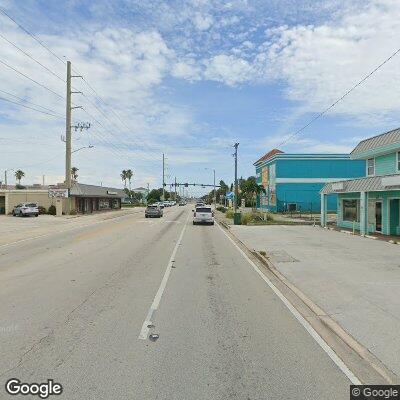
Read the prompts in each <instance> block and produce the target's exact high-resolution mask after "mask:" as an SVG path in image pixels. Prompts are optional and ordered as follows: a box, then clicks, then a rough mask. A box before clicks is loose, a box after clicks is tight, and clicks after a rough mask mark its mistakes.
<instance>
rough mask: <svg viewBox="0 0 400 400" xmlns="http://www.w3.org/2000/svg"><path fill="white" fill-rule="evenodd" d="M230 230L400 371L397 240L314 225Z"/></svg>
mask: <svg viewBox="0 0 400 400" xmlns="http://www.w3.org/2000/svg"><path fill="white" fill-rule="evenodd" d="M231 230H232V232H233V233H234V234H235V235H236V236H237V237H238V238H239V239H240V240H242V241H243V242H244V243H245V244H246V245H247V246H248V247H249V248H251V249H255V250H258V251H260V250H263V251H266V252H267V256H268V257H269V258H270V260H271V261H272V263H273V264H274V265H275V267H276V268H277V269H278V270H279V271H280V272H281V273H282V274H283V275H285V276H286V278H288V279H289V281H291V282H292V283H293V284H294V285H295V286H297V287H298V288H299V289H300V290H301V291H302V292H303V293H305V294H306V295H307V296H308V297H309V298H310V299H311V300H312V301H314V302H315V303H316V304H318V305H319V306H320V307H321V308H322V309H324V311H325V312H326V313H328V314H329V315H330V316H331V317H332V318H333V319H334V320H336V322H338V323H339V324H340V325H341V326H342V327H343V328H344V329H345V330H346V331H347V332H348V333H350V334H351V335H352V336H353V337H354V338H355V339H356V340H358V341H359V342H360V343H361V344H363V345H364V346H365V347H367V348H368V349H369V350H370V351H371V352H372V353H373V354H374V355H375V356H376V357H378V358H379V359H380V360H381V361H382V362H383V363H384V364H385V365H386V366H387V367H388V368H389V369H391V370H392V371H393V372H394V373H395V374H396V375H398V376H399V375H400V358H399V354H400V335H399V332H400V296H399V293H400V246H398V245H394V244H390V243H387V242H382V241H378V240H371V239H367V238H362V237H359V236H352V235H348V234H344V233H342V232H335V231H329V230H324V229H322V228H320V227H312V226H292V225H287V226H278V225H270V226H232V227H231Z"/></svg>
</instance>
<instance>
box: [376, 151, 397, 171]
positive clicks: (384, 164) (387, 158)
mask: <svg viewBox="0 0 400 400" xmlns="http://www.w3.org/2000/svg"><path fill="white" fill-rule="evenodd" d="M397 172H398V171H397V153H391V154H385V155H384V156H379V157H376V158H375V175H389V174H395V173H397Z"/></svg>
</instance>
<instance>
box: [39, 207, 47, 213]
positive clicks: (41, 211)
mask: <svg viewBox="0 0 400 400" xmlns="http://www.w3.org/2000/svg"><path fill="white" fill-rule="evenodd" d="M38 209H39V214H47V210H46V207H43V206H39V207H38Z"/></svg>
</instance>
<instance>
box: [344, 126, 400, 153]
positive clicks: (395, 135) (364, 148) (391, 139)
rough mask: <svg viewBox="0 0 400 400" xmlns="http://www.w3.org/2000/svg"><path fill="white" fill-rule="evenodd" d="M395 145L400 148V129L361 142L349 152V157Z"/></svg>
mask: <svg viewBox="0 0 400 400" xmlns="http://www.w3.org/2000/svg"><path fill="white" fill-rule="evenodd" d="M396 143H398V144H399V146H400V128H397V129H393V130H392V131H389V132H386V133H382V134H380V135H377V136H373V137H371V138H369V139H365V140H362V141H361V142H360V143H358V145H357V146H356V147H355V148H354V150H353V151H352V152H351V155H352V156H357V155H359V154H361V153H365V152H368V151H369V150H375V149H377V150H378V149H380V148H382V147H383V148H384V147H385V146H388V145H392V144H396Z"/></svg>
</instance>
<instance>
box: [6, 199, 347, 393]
mask: <svg viewBox="0 0 400 400" xmlns="http://www.w3.org/2000/svg"><path fill="white" fill-rule="evenodd" d="M190 215H191V210H190V206H186V207H174V208H171V209H167V210H166V212H165V215H164V218H162V219H145V218H144V217H143V215H142V214H135V215H125V216H121V217H119V218H114V219H108V220H105V221H103V222H102V223H96V224H92V225H89V226H77V227H76V229H70V230H68V231H66V232H59V233H54V234H52V235H50V236H44V237H38V238H36V239H33V240H28V241H25V242H23V243H21V244H18V243H17V244H14V245H10V246H3V247H0V316H1V323H0V347H1V349H2V357H1V359H0V375H1V381H2V382H3V383H2V385H1V386H2V387H3V388H4V383H5V382H6V381H7V380H8V379H9V378H11V377H16V378H19V379H20V380H21V381H23V382H44V381H46V380H47V379H49V378H52V379H54V380H55V381H57V382H59V383H61V384H62V386H63V388H64V392H63V394H62V396H61V397H60V398H66V399H68V400H73V399H86V400H87V399H142V400H143V399H169V400H170V399H174V400H177V399H182V400H183V399H185V400H186V399H245V400H250V399H251V400H253V399H318V400H320V399H347V398H348V397H349V394H348V393H349V384H350V381H349V379H348V378H347V377H346V376H345V374H344V373H343V372H342V371H341V370H340V369H339V368H338V367H337V365H336V364H335V363H334V362H333V361H332V359H331V358H330V357H329V356H328V355H327V353H326V352H325V351H323V349H322V348H321V347H320V346H319V345H318V343H317V342H316V341H315V340H314V338H313V337H311V335H310V334H309V333H308V332H307V331H306V330H305V329H304V327H303V326H302V325H301V324H300V323H299V321H298V320H297V319H296V318H295V317H294V316H293V315H292V313H291V312H290V311H289V310H288V308H287V307H286V306H285V305H284V303H283V302H282V301H281V299H279V298H278V296H277V295H276V294H275V293H274V292H273V291H272V290H271V288H270V287H269V286H267V285H266V283H265V282H264V280H263V279H261V278H260V276H259V275H258V274H257V273H256V272H255V270H254V269H253V268H252V267H251V265H250V264H249V263H248V261H247V260H246V259H245V258H244V257H243V255H242V254H241V253H240V252H239V250H238V249H237V248H236V247H235V245H234V244H233V243H232V242H231V241H230V240H229V239H228V238H227V236H226V235H225V233H224V232H223V230H222V229H221V228H220V227H219V226H217V225H215V226H193V225H192V224H191V220H190ZM147 325H150V328H148V327H147ZM153 334H156V335H158V339H155V340H150V339H149V335H153ZM1 390H3V391H2V392H0V398H5V399H8V398H15V397H12V396H9V395H7V394H6V393H5V391H4V389H1ZM17 398H18V396H17ZM21 398H26V396H24V397H22V396H21ZM55 398H57V397H55Z"/></svg>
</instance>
